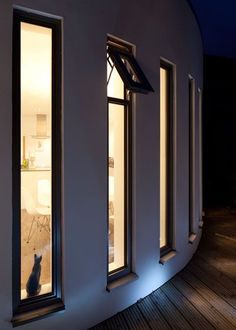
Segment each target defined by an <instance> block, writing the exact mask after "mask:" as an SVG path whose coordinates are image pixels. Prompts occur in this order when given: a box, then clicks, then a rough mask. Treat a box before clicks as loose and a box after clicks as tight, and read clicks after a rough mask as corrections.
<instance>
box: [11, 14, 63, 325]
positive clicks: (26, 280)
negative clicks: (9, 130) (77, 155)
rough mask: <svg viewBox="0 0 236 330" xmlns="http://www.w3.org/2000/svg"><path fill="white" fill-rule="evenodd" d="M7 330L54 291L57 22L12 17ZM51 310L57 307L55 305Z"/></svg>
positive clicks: (49, 300)
mask: <svg viewBox="0 0 236 330" xmlns="http://www.w3.org/2000/svg"><path fill="white" fill-rule="evenodd" d="M13 37H14V38H13V45H14V49H13V50H14V67H13V75H14V79H13V92H14V104H13V133H14V135H13V142H14V143H13V164H14V169H13V185H14V189H13V200H14V208H13V216H14V219H13V220H14V228H13V231H14V232H13V237H14V240H13V249H14V260H13V283H14V288H13V290H14V297H13V314H14V317H13V324H20V323H23V322H24V323H25V322H27V321H29V320H31V319H33V318H35V314H34V313H35V312H34V310H36V309H37V310H39V309H41V308H42V307H45V306H49V305H50V307H49V308H48V311H47V313H51V312H53V311H55V310H60V309H63V308H64V305H63V303H62V301H61V290H60V282H61V277H60V272H61V270H60V267H61V266H60V258H58V257H57V256H58V255H60V254H61V252H60V176H61V173H60V162H61V156H60V111H61V109H60V102H61V101H60V97H61V96H60V42H59V40H60V21H59V20H55V19H51V18H46V17H43V16H39V15H36V14H32V13H31V14H27V13H25V12H23V11H19V10H15V11H14V36H13ZM54 302H55V303H56V307H55V304H54Z"/></svg>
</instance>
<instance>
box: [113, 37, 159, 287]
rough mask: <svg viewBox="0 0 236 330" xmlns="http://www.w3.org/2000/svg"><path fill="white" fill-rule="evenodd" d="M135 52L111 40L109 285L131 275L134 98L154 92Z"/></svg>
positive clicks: (124, 44)
mask: <svg viewBox="0 0 236 330" xmlns="http://www.w3.org/2000/svg"><path fill="white" fill-rule="evenodd" d="M132 51H133V48H132V46H130V45H128V44H126V43H123V42H120V41H117V40H115V39H114V38H112V37H109V38H108V42H107V109H108V110H107V111H108V134H107V136H108V150H107V153H108V180H107V181H108V282H111V281H113V280H115V279H118V278H119V277H121V276H124V275H127V274H128V273H130V272H131V225H132V220H131V218H132V203H131V201H132V138H131V137H132V97H133V93H134V92H135V93H143V94H147V93H148V92H150V91H153V89H152V87H151V85H150V84H149V82H148V80H147V78H146V77H145V75H144V73H143V71H142V70H141V68H140V66H139V64H138V63H137V60H136V59H135V58H134V56H133V52H132Z"/></svg>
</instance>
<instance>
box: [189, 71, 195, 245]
mask: <svg viewBox="0 0 236 330" xmlns="http://www.w3.org/2000/svg"><path fill="white" fill-rule="evenodd" d="M188 140H189V240H190V242H192V239H193V238H194V237H195V235H194V217H195V80H194V79H193V78H192V77H191V76H189V139H188Z"/></svg>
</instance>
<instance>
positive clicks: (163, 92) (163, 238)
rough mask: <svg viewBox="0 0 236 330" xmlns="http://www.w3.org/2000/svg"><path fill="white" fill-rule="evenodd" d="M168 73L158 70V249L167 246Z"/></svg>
mask: <svg viewBox="0 0 236 330" xmlns="http://www.w3.org/2000/svg"><path fill="white" fill-rule="evenodd" d="M167 83H168V73H167V70H165V69H163V68H161V69H160V247H161V248H162V247H164V246H166V245H167V243H168V242H167V207H168V206H167V166H168V164H167V161H168V147H167V143H168V141H167V129H168V128H167V118H168V117H167V116H168V100H167V97H168V93H167V90H168V89H167Z"/></svg>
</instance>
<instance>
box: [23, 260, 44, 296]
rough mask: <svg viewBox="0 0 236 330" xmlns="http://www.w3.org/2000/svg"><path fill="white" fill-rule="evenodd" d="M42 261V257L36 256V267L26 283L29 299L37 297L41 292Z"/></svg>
mask: <svg viewBox="0 0 236 330" xmlns="http://www.w3.org/2000/svg"><path fill="white" fill-rule="evenodd" d="M41 260H42V256H37V254H35V255H34V266H33V268H32V272H31V274H30V276H29V278H28V281H27V283H26V292H27V297H28V298H29V297H32V296H36V295H37V294H39V292H40V291H41V284H40V283H39V281H40V275H41V265H40V262H41Z"/></svg>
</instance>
